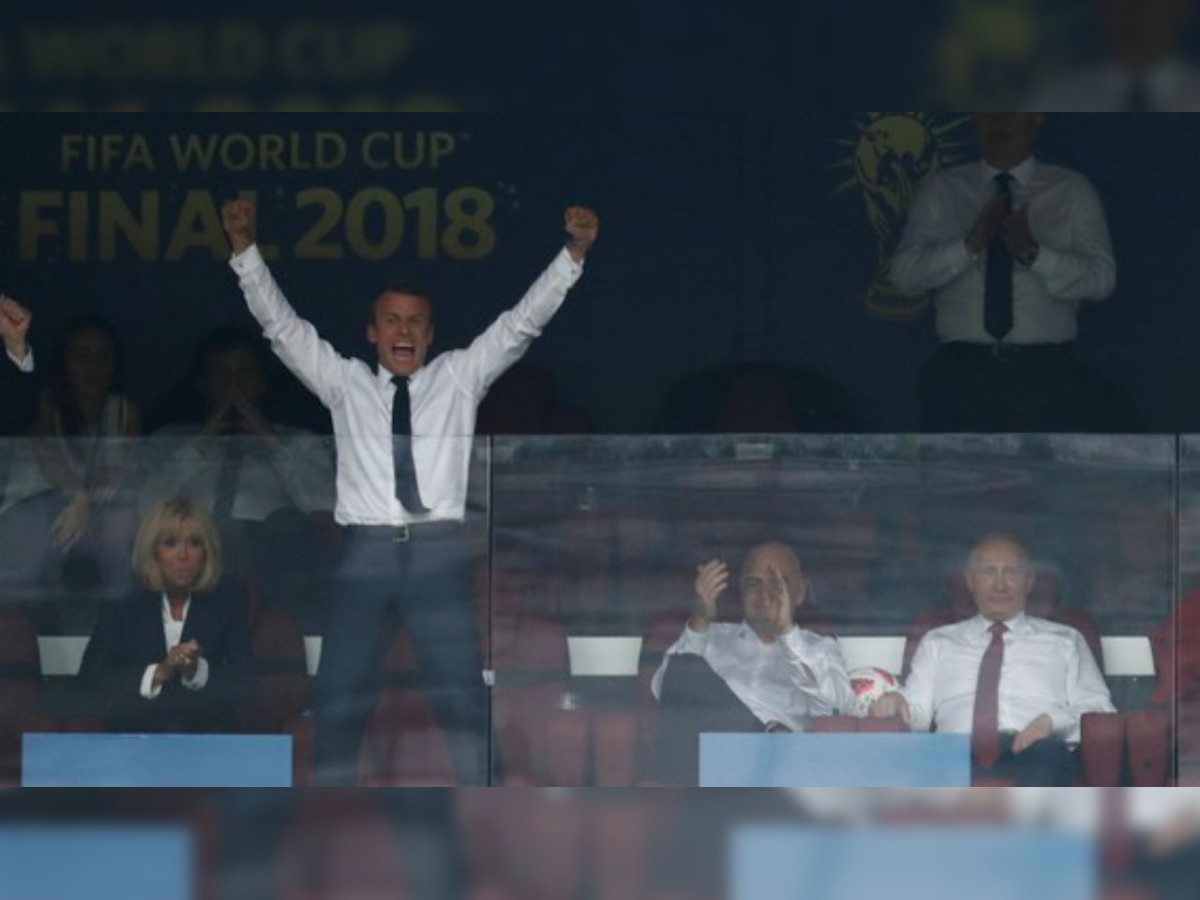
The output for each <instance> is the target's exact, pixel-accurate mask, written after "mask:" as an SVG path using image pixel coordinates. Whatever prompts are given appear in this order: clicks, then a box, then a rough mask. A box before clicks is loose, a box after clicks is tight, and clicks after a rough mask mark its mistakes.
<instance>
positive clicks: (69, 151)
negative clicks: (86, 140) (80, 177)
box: [59, 134, 83, 172]
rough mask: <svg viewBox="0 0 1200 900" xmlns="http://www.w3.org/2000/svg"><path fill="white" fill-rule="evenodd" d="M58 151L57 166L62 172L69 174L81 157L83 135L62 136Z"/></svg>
mask: <svg viewBox="0 0 1200 900" xmlns="http://www.w3.org/2000/svg"><path fill="white" fill-rule="evenodd" d="M59 150H60V152H59V165H60V166H61V167H62V170H63V171H64V172H70V171H71V169H73V168H74V164H75V163H76V162H78V161H79V158H80V157H81V156H83V135H82V134H64V135H63V136H62V140H61V141H59Z"/></svg>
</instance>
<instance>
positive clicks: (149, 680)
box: [140, 665, 162, 700]
mask: <svg viewBox="0 0 1200 900" xmlns="http://www.w3.org/2000/svg"><path fill="white" fill-rule="evenodd" d="M157 668H158V666H157V665H149V666H146V672H145V674H144V675H142V688H141V691H140V693H141V695H142V697H143V698H144V699H146V700H157V699H158V695H159V694H161V693H162V685H161V684H155V683H154V670H155V669H157Z"/></svg>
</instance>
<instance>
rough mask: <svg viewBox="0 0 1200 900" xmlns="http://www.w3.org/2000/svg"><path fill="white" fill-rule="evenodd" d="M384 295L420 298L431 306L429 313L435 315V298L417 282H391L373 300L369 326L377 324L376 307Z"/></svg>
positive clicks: (368, 318) (369, 314) (368, 314)
mask: <svg viewBox="0 0 1200 900" xmlns="http://www.w3.org/2000/svg"><path fill="white" fill-rule="evenodd" d="M384 294H404V295H406V296H409V297H420V298H421V299H422V300H424V301H425V302H426V303H428V304H429V311H430V314H431V315H432V313H433V297H432V295H430V293H429V291H427V290H425V288H423V287H421V285H419V284H417V283H416V282H415V281H390V282H388V283H387V284H385V285H384V286H383V287H382V288H380V289H379V291H378V293H376V294H375V296H374V297H373V298H372V299H371V305H370V306H369V307H368V308H367V324H368V325H372V324H374V323H375V305H376V304H377V303H379V298H380V297H382V296H383V295H384Z"/></svg>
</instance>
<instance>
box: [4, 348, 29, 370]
mask: <svg viewBox="0 0 1200 900" xmlns="http://www.w3.org/2000/svg"><path fill="white" fill-rule="evenodd" d="M8 358H9V359H11V360H12V363H13V365H14V366H16V367H17V368H18V369H20V370H21V371H22V372H24V373H25V374H26V375H30V374H32V373H33V350H32V349H30V350H26V351H25V356H24V358H22V359H17V358H16V357H15V356H13V355H12V354H11V353H9V354H8Z"/></svg>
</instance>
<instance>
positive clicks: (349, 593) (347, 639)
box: [315, 523, 489, 786]
mask: <svg viewBox="0 0 1200 900" xmlns="http://www.w3.org/2000/svg"><path fill="white" fill-rule="evenodd" d="M400 538H401V534H400V532H398V531H397V529H394V528H371V527H349V528H347V529H346V540H345V546H344V555H343V559H342V562H341V565H340V566H339V572H338V577H337V579H336V591H335V596H334V597H333V600H332V603H331V606H330V611H329V619H328V623H327V625H326V628H325V632H324V639H323V642H322V650H321V663H320V668H319V670H318V673H317V686H316V715H317V729H316V747H315V757H316V759H315V764H316V779H317V783H318V784H321V785H326V786H339V785H341V786H346V785H353V784H355V783H356V781H357V770H358V754H359V748H360V745H361V743H362V739H363V735H364V733H365V730H366V727H367V724H368V721H369V719H370V717H371V714H372V712H373V711H374V708H375V703H376V700H377V699H378V696H379V687H380V685H379V673H380V667H381V664H382V659H383V655H384V653H385V652H386V651H387V649H388V645H389V643H390V637H391V635H390V634H389V633H388V629H387V628H386V627H385V626H386V625H387V624H389V623H390V622H391V621H392V619H393V615H394V616H395V618H397V619H398V620H399V623H400V624H401V625H402V626H403V627H404V629H405V630H406V631H407V632H408V635H409V637H411V639H412V645H413V648H414V650H415V652H416V656H417V664H418V666H419V669H420V676H421V683H422V686H423V688H424V690H425V693H426V697H427V698H428V700H429V702H430V705H431V706H432V707H433V710H434V712H435V713H436V715H437V716H438V719H439V721H440V723H441V725H442V728H443V729H444V731H445V733H446V738H447V740H448V742H449V744H450V751H451V753H452V754H453V757H454V765H455V773H456V776H457V778H458V781H459V784H462V785H482V784H486V783H487V775H488V740H487V735H488V733H489V728H488V703H487V694H486V690H485V687H484V684H483V663H482V654H481V652H480V647H479V634H478V628H477V626H476V621H475V612H474V602H473V597H472V566H471V547H470V543H469V541H468V539H467V533H466V529H465V528H464V526H462V525H460V524H457V523H436V524H432V525H424V526H414V527H413V528H412V529H411V531H410V532H409V537H408V539H407V540H401V539H400Z"/></svg>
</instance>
